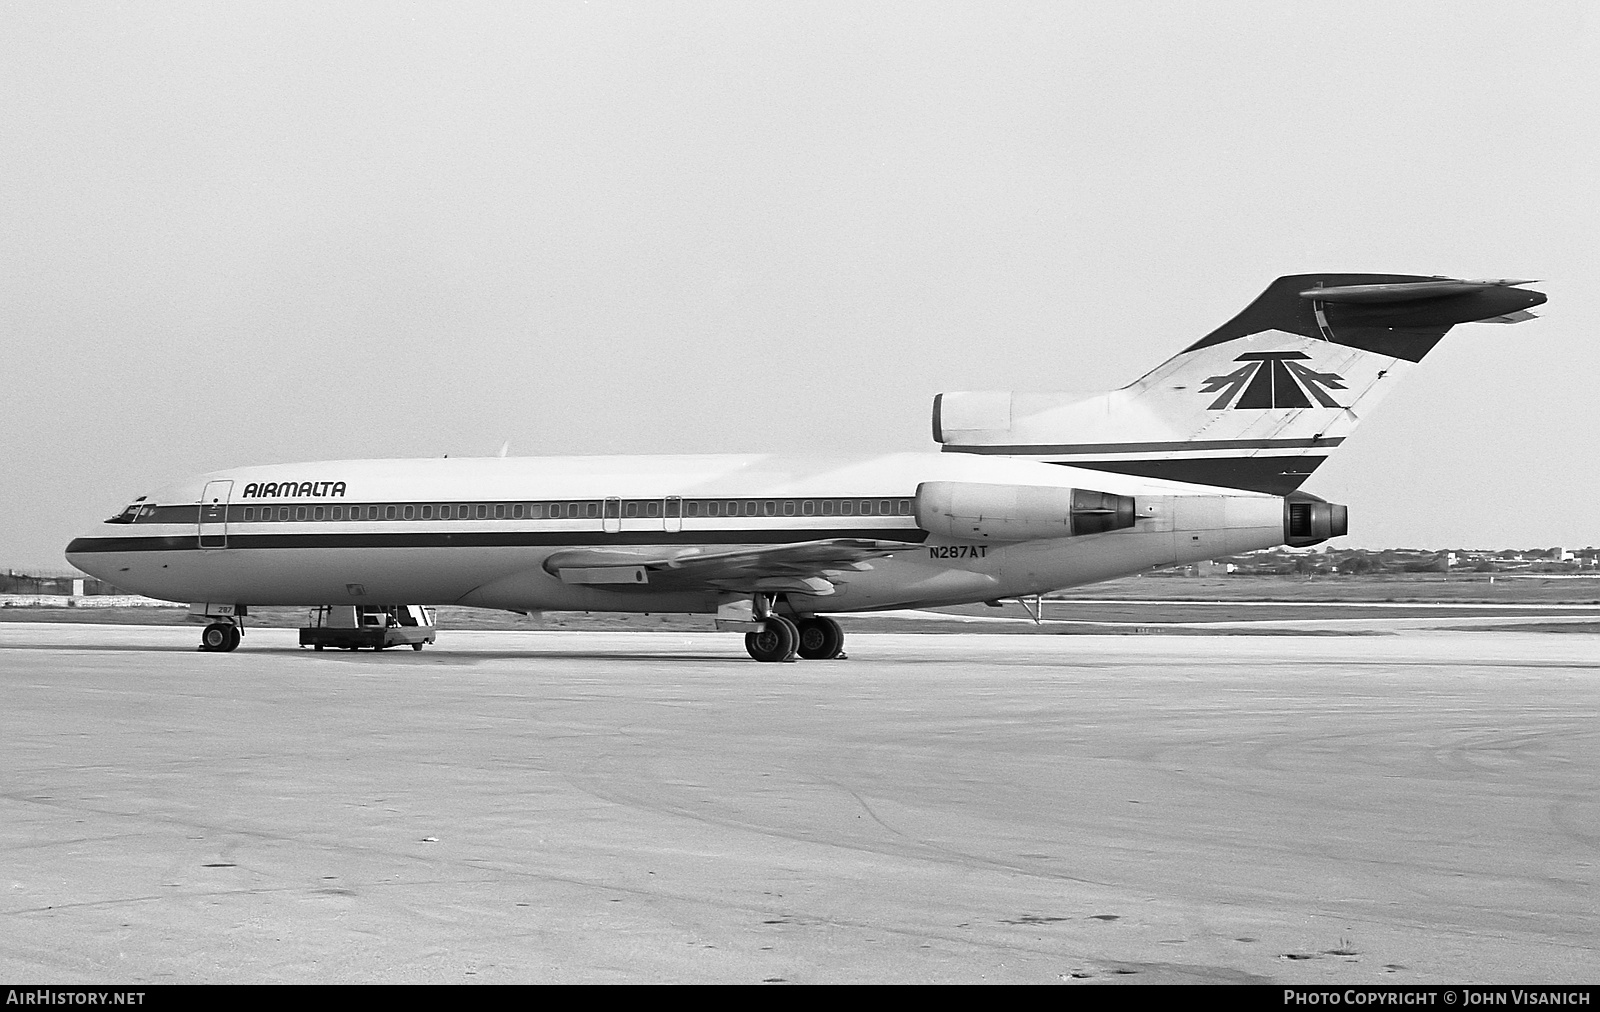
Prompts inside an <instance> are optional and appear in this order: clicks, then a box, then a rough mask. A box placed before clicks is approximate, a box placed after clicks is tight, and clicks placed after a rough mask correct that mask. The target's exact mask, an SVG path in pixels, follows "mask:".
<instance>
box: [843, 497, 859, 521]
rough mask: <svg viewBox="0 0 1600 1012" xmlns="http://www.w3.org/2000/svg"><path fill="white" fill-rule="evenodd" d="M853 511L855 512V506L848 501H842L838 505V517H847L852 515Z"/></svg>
mask: <svg viewBox="0 0 1600 1012" xmlns="http://www.w3.org/2000/svg"><path fill="white" fill-rule="evenodd" d="M855 511H856V504H855V503H853V502H851V501H850V500H849V499H845V500H844V501H842V502H840V503H839V515H840V516H842V517H847V516H850V515H852V514H853V513H855Z"/></svg>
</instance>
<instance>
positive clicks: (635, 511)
mask: <svg viewBox="0 0 1600 1012" xmlns="http://www.w3.org/2000/svg"><path fill="white" fill-rule="evenodd" d="M622 515H623V516H625V517H636V516H638V515H639V504H638V503H636V502H634V501H633V500H631V499H630V500H628V501H627V502H626V503H624V504H623V506H622Z"/></svg>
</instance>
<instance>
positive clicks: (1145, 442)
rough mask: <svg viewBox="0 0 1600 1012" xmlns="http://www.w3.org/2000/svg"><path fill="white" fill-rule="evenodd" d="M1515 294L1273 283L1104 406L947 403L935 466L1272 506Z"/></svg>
mask: <svg viewBox="0 0 1600 1012" xmlns="http://www.w3.org/2000/svg"><path fill="white" fill-rule="evenodd" d="M1525 284H1531V282H1527V281H1516V280H1511V279H1493V280H1483V281H1458V280H1454V279H1450V278H1428V277H1416V276H1412V275H1400V274H1296V275H1290V276H1287V277H1282V278H1279V279H1278V280H1277V281H1274V282H1273V283H1272V285H1271V286H1270V287H1268V288H1267V290H1266V291H1265V292H1262V293H1261V295H1260V296H1259V297H1257V298H1256V300H1255V301H1254V302H1252V303H1250V305H1249V306H1247V307H1246V308H1245V310H1244V311H1243V312H1242V313H1240V314H1239V315H1238V316H1235V317H1234V318H1233V319H1232V320H1229V321H1228V322H1227V323H1225V324H1223V325H1222V326H1221V327H1218V328H1217V329H1216V330H1214V331H1212V332H1211V333H1210V334H1207V335H1206V336H1205V337H1203V338H1201V339H1200V340H1199V341H1196V342H1195V343H1194V344H1192V345H1190V346H1189V347H1188V348H1185V349H1184V350H1183V351H1182V352H1180V353H1178V354H1177V355H1175V356H1174V357H1172V358H1170V359H1168V360H1167V361H1166V362H1164V363H1162V364H1161V365H1160V366H1157V367H1156V368H1155V369H1154V370H1152V371H1151V372H1149V373H1148V374H1146V375H1145V376H1143V377H1141V378H1140V379H1138V380H1136V381H1135V382H1133V383H1131V384H1129V385H1128V386H1126V387H1123V388H1122V389H1120V390H1113V391H1111V392H1110V393H1106V394H1101V395H1099V396H1096V397H1090V398H1087V399H1083V398H1080V397H1077V396H1075V395H1069V394H1051V393H994V392H971V391H969V392H960V393H945V394H940V395H938V396H937V397H935V398H934V402H933V431H934V439H935V440H936V441H938V442H940V443H943V444H944V450H945V451H946V452H955V453H988V454H1003V455H1008V456H1023V457H1032V458H1035V459H1039V460H1046V461H1051V462H1054V463H1061V464H1072V465H1073V466H1076V467H1090V468H1096V469H1099V470H1104V471H1117V472H1121V473H1124V474H1141V475H1148V476H1150V477H1157V478H1170V479H1173V480H1176V481H1187V482H1194V483H1197V484H1202V485H1219V486H1223V487H1226V488H1243V489H1252V490H1255V491H1261V492H1269V493H1272V494H1274V495H1284V494H1286V493H1288V492H1291V491H1293V490H1295V489H1296V488H1299V487H1300V484H1301V483H1302V482H1304V481H1305V479H1306V478H1307V476H1309V475H1310V474H1311V472H1312V471H1314V470H1316V468H1317V465H1319V464H1321V463H1322V461H1323V460H1324V459H1326V458H1327V456H1328V454H1329V453H1330V452H1331V451H1332V450H1333V448H1334V447H1337V446H1338V445H1339V444H1340V443H1342V442H1344V440H1345V438H1346V437H1348V436H1349V435H1350V433H1351V432H1353V431H1354V430H1355V427H1356V425H1357V424H1359V423H1360V421H1361V419H1362V418H1363V417H1365V415H1366V413H1368V412H1370V411H1371V410H1372V408H1373V407H1374V406H1376V405H1377V403H1378V402H1379V401H1380V400H1382V399H1383V398H1384V397H1385V396H1386V395H1387V394H1388V393H1389V391H1390V389H1391V388H1392V387H1393V386H1394V384H1395V383H1396V382H1397V381H1398V380H1399V379H1400V377H1401V376H1403V375H1405V373H1406V372H1407V371H1408V370H1409V369H1410V368H1411V367H1412V366H1413V365H1415V364H1416V363H1418V362H1420V361H1422V358H1423V356H1424V355H1426V354H1427V353H1428V352H1429V351H1430V350H1432V348H1433V346H1434V345H1435V344H1437V343H1438V342H1439V340H1440V339H1441V338H1443V337H1444V335H1445V334H1446V332H1448V331H1449V330H1450V328H1451V327H1453V326H1455V325H1456V324H1458V323H1469V322H1486V323H1517V322H1520V321H1521V320H1525V319H1529V318H1531V317H1532V316H1533V314H1532V313H1530V312H1528V310H1529V309H1530V308H1531V307H1533V306H1537V305H1539V304H1541V303H1543V302H1544V301H1545V297H1544V295H1542V294H1541V293H1539V292H1532V291H1525V290H1523V289H1521V288H1518V287H1517V286H1518V285H1525Z"/></svg>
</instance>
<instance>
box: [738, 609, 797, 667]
mask: <svg viewBox="0 0 1600 1012" xmlns="http://www.w3.org/2000/svg"><path fill="white" fill-rule="evenodd" d="M794 641H795V628H794V623H792V622H790V621H789V620H787V619H784V618H781V617H779V616H777V615H774V616H772V617H771V618H769V619H767V621H766V622H765V623H764V624H763V625H762V627H761V631H760V632H748V633H745V634H744V648H745V650H747V651H749V653H750V656H751V657H754V658H755V659H756V660H758V661H766V662H771V661H784V660H788V659H789V658H790V657H791V656H792V655H793V654H794Z"/></svg>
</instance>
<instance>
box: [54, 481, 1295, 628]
mask: <svg viewBox="0 0 1600 1012" xmlns="http://www.w3.org/2000/svg"><path fill="white" fill-rule="evenodd" d="M930 481H958V482H972V483H987V484H995V485H1007V484H1009V485H1026V486H1049V487H1059V488H1075V489H1094V490H1098V491H1101V492H1106V493H1110V494H1113V495H1121V496H1133V497H1135V498H1136V500H1137V501H1138V502H1139V504H1140V506H1141V512H1140V515H1139V518H1138V520H1137V522H1136V523H1135V524H1134V526H1133V527H1131V528H1128V529H1125V530H1115V531H1108V532H1105V533H1099V534H1088V535H1082V536H1076V537H1058V538H1048V539H1043V540H1035V541H1024V542H1013V543H983V542H967V541H952V540H949V539H945V538H939V537H934V536H931V535H929V533H928V532H927V531H926V530H923V529H922V528H920V527H919V525H918V522H917V519H916V517H915V516H914V515H913V510H912V509H911V508H910V504H911V502H912V500H913V497H914V496H915V495H916V492H917V488H918V485H919V484H920V483H922V482H930ZM135 507H137V509H135ZM135 507H130V508H129V511H127V512H125V513H124V514H123V515H122V516H120V517H117V518H113V520H111V521H108V522H107V523H105V524H103V525H101V527H100V528H99V529H98V530H96V531H95V532H94V533H93V534H91V535H89V536H86V537H82V538H79V539H77V540H75V541H74V542H73V543H72V545H71V546H69V548H68V554H67V557H68V560H69V561H70V562H71V563H72V564H73V565H74V566H77V567H78V568H79V569H82V570H84V571H85V572H88V573H91V574H93V575H95V576H98V577H100V578H101V579H104V580H106V581H108V582H110V583H112V584H114V585H116V586H117V587H120V588H123V589H126V590H129V591H134V592H137V593H140V594H145V595H148V596H151V597H156V598H162V599H166V600H173V601H184V602H229V603H237V604H246V605H320V604H330V603H340V604H357V603H401V602H404V603H413V604H433V605H439V604H458V605H470V606H478V607H486V608H500V609H508V610H514V611H534V610H593V611H653V612H710V611H715V610H716V608H717V606H718V602H719V600H720V599H722V598H724V597H725V596H726V595H723V594H719V593H718V592H717V591H716V590H715V589H713V588H697V589H690V590H683V589H672V590H656V589H653V588H651V587H625V588H608V587H605V586H585V585H575V584H572V583H569V582H564V581H563V580H562V579H561V578H560V577H559V576H557V575H554V574H552V573H551V572H548V571H546V568H545V562H546V560H547V559H549V558H550V556H551V555H552V553H555V552H560V551H569V550H573V549H585V548H593V549H605V550H613V551H638V552H640V553H642V554H644V555H649V554H651V553H654V554H655V555H659V554H660V553H661V552H662V551H668V552H673V551H681V552H683V553H685V554H693V553H705V552H713V551H726V550H732V549H737V548H740V547H746V546H762V545H783V544H798V543H806V542H814V541H823V540H826V539H833V538H861V539H875V540H878V541H895V542H901V541H903V542H904V543H905V549H904V551H895V552H893V553H892V554H889V555H886V556H882V557H879V558H875V559H873V560H871V561H870V562H864V563H860V564H858V565H856V566H854V567H851V568H849V569H847V570H844V571H839V572H831V573H830V574H829V576H828V580H829V581H830V582H831V584H832V591H831V592H830V593H827V594H825V595H815V596H812V595H806V594H803V593H802V594H790V595H789V603H790V605H791V607H792V608H794V609H795V610H796V611H800V612H807V613H822V612H841V611H863V610H870V609H878V608H890V607H926V606H936V605H947V604H956V603H962V602H970V601H983V600H993V599H996V598H1005V597H1016V596H1021V595H1028V594H1035V593H1042V592H1044V591H1048V590H1054V589H1057V588H1061V587H1069V586H1076V585H1080V584H1086V583H1093V582H1095V581H1098V580H1105V579H1109V578H1113V577H1117V576H1123V575H1127V574H1131V573H1136V572H1139V571H1141V570H1144V569H1149V568H1151V567H1158V566H1168V565H1173V564H1177V563H1183V562H1191V561H1199V560H1202V559H1207V558H1213V557H1215V556H1218V555H1226V554H1233V553H1237V552H1242V551H1249V550H1253V549H1257V548H1266V547H1271V546H1273V545H1277V544H1281V543H1282V542H1283V541H1284V531H1283V508H1284V506H1283V500H1282V499H1281V498H1279V497H1276V496H1270V495H1263V494H1259V493H1253V492H1240V491H1231V490H1225V489H1217V488H1210V487H1206V486H1197V485H1186V484H1182V483H1178V482H1170V481H1162V480H1158V479H1151V478H1141V477H1136V476H1129V475H1121V474H1115V473H1109V472H1105V471H1095V470H1087V469H1081V468H1074V467H1064V466H1060V465H1053V464H1045V463H1039V462H1036V461H1030V460H1021V459H1008V458H996V457H979V456H973V455H969V454H952V453H945V454H893V455H886V456H879V457H869V458H857V459H849V460H842V459H819V458H806V457H788V456H778V455H749V456H639V457H554V458H445V459H427V460H350V461H323V462H315V463H304V464H283V465H272V466H267V467H247V468H234V469H230V470H225V471H217V472H213V473H211V474H206V475H201V476H199V477H197V478H195V479H193V480H191V481H187V482H183V483H180V484H177V485H174V486H172V487H169V488H166V489H163V490H161V491H160V492H158V493H156V494H154V495H152V496H150V497H149V498H148V499H146V500H144V501H143V502H141V503H136V504H135ZM608 513H612V514H615V515H614V516H613V515H608ZM673 514H676V515H675V516H674V515H673Z"/></svg>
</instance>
